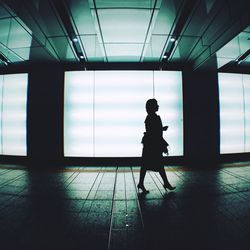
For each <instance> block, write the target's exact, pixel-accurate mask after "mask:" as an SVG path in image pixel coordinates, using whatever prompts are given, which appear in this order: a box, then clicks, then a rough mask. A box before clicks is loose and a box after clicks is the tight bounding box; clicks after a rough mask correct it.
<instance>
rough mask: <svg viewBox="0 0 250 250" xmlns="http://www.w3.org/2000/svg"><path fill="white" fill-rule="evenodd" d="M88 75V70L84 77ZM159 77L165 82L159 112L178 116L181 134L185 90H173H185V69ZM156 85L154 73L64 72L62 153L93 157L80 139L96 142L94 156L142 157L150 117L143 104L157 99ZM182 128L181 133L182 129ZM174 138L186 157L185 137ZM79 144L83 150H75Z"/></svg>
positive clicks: (172, 116) (161, 87)
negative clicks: (184, 150) (146, 119)
mask: <svg viewBox="0 0 250 250" xmlns="http://www.w3.org/2000/svg"><path fill="white" fill-rule="evenodd" d="M85 73H88V74H87V75H86V77H87V79H86V81H85V79H84V77H85ZM159 75H160V76H159V77H158V78H159V79H161V81H162V82H161V83H159V85H161V86H160V87H159V91H158V92H159V96H160V99H162V100H159V105H160V111H161V114H164V116H165V114H166V115H167V117H168V119H169V121H170V120H176V121H172V124H175V125H178V126H177V127H178V128H177V132H176V133H177V134H179V135H181V136H182V134H183V132H182V130H183V128H182V93H178V94H176V93H175V92H176V91H179V92H181V91H182V90H181V86H182V83H181V73H180V72H170V73H169V74H166V73H165V72H164V74H159ZM91 77H92V79H91ZM166 77H167V81H166ZM164 78H165V81H164ZM172 78H173V79H172ZM157 84H158V83H157V81H156V80H155V79H153V71H95V72H93V71H92V72H79V74H77V72H66V73H65V103H64V136H65V140H64V149H65V151H64V154H65V155H67V156H87V154H89V156H92V151H88V152H87V151H85V152H84V151H83V147H81V145H82V143H84V145H88V143H89V145H90V147H89V148H91V149H92V146H94V156H105V157H112V156H118V157H120V156H140V155H141V149H142V145H141V138H142V136H143V132H144V131H145V124H144V121H145V118H146V115H147V113H146V110H145V103H146V101H147V100H148V99H150V98H153V96H154V88H155V87H156V86H157ZM166 84H167V85H168V86H167V87H166ZM176 85H177V86H176ZM163 87H164V88H163ZM165 89H166V90H167V91H165ZM164 96H165V97H166V98H164ZM155 97H157V95H155ZM167 97H169V98H167ZM164 101H165V103H164ZM161 103H162V104H164V105H163V106H161ZM165 107H167V109H166V108H165ZM178 113H180V114H178ZM169 123H170V122H169ZM178 130H181V131H179V133H178ZM84 135H85V136H84ZM91 136H92V137H91ZM84 138H85V139H84ZM91 138H92V139H91ZM170 138H172V140H174V139H176V140H178V141H176V142H173V144H174V143H176V145H177V148H178V147H179V148H180V149H179V150H178V153H177V154H178V155H182V154H183V152H182V151H183V149H182V148H183V145H182V144H183V143H182V141H183V138H182V137H180V136H179V137H178V136H175V135H174V134H173V135H172V136H171V137H170ZM83 140H84V142H82V141H83ZM86 140H87V141H88V143H87V142H86ZM179 141H181V143H180V142H179ZM67 143H68V144H69V145H70V146H69V147H67V145H66V144H67ZM93 143H94V145H93ZM77 145H78V146H79V147H81V148H82V149H81V150H75V149H76V148H78V146H77ZM73 148H74V152H73V151H72V150H73ZM85 148H86V147H85ZM176 152H177V151H176ZM78 153H79V155H77V154H78ZM173 155H176V153H175V152H173Z"/></svg>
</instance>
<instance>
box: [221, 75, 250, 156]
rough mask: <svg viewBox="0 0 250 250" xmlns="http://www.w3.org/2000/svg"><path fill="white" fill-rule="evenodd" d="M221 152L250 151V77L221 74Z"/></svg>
mask: <svg viewBox="0 0 250 250" xmlns="http://www.w3.org/2000/svg"><path fill="white" fill-rule="evenodd" d="M219 97H220V152H221V153H241V152H249V151H250V129H249V125H250V101H249V98H250V77H249V76H247V75H242V74H228V73H220V74H219Z"/></svg>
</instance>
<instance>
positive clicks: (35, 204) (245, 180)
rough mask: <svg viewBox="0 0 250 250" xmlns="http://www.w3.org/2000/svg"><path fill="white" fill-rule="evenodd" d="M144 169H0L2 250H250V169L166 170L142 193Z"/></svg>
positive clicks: (147, 181) (151, 176)
mask: <svg viewBox="0 0 250 250" xmlns="http://www.w3.org/2000/svg"><path fill="white" fill-rule="evenodd" d="M138 170H139V168H138V167H126V168H125V167H119V168H113V167H112V168H111V167H74V168H65V169H62V170H57V171H46V170H45V171H30V170H29V171H28V170H26V169H22V168H20V167H18V166H4V165H2V166H0V248H1V249H3V250H5V249H8V250H9V249H25V250H27V249H32V250H37V249H38V250H40V249H41V250H47V249H53V250H55V249H60V250H63V249H69V250H71V249H72V250H75V249H87V250H88V249H90V250H92V249H98V250H101V249H107V250H111V249H112V250H114V249H119V250H123V249H131V250H133V249H138V250H140V249H143V250H144V249H146V250H149V249H156V250H157V249H169V250H171V249H201V250H203V249H213V250H214V249H218V250H221V249H223V250H224V249H225V250H230V249H235V250H238V249H250V163H238V164H228V165H225V166H221V168H220V169H217V170H194V169H193V170H192V169H184V168H182V167H180V166H176V167H173V166H172V167H166V172H167V176H168V178H169V180H170V182H171V184H173V185H176V187H177V188H176V190H175V191H174V192H166V191H165V190H164V189H163V187H162V184H161V180H160V179H159V175H158V173H154V172H149V173H148V174H147V175H146V179H145V186H146V187H147V188H148V189H149V190H150V193H149V194H146V195H143V194H137V190H136V188H135V187H136V186H135V185H136V183H137V182H138V177H139V171H138Z"/></svg>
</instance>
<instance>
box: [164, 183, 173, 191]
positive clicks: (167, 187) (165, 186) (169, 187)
mask: <svg viewBox="0 0 250 250" xmlns="http://www.w3.org/2000/svg"><path fill="white" fill-rule="evenodd" d="M163 187H164V188H165V189H169V190H174V189H175V188H176V187H173V186H171V185H170V184H169V183H166V184H164V185H163Z"/></svg>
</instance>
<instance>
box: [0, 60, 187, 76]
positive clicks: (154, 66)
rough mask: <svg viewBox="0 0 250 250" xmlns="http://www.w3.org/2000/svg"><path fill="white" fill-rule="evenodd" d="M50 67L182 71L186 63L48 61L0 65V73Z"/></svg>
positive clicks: (66, 69) (22, 71) (57, 68)
mask: <svg viewBox="0 0 250 250" xmlns="http://www.w3.org/2000/svg"><path fill="white" fill-rule="evenodd" d="M52 67H54V68H55V70H64V71H74V70H79V71H80V70H83V71H84V70H164V71H168V70H170V71H173V70H176V71H182V70H184V69H187V68H188V66H187V65H183V64H180V63H171V64H169V63H168V64H164V63H162V62H142V63H138V62H134V63H131V62H122V63H119V62H112V63H107V62H92V63H90V62H86V63H79V62H77V63H75V62H74V63H58V62H50V63H47V62H46V63H45V62H44V63H42V62H40V63H38V62H37V63H16V64H11V65H8V66H2V67H0V74H9V73H10V74H11V73H12V74H14V73H25V72H30V71H32V70H39V69H43V70H44V69H46V68H48V69H51V68H52Z"/></svg>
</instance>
